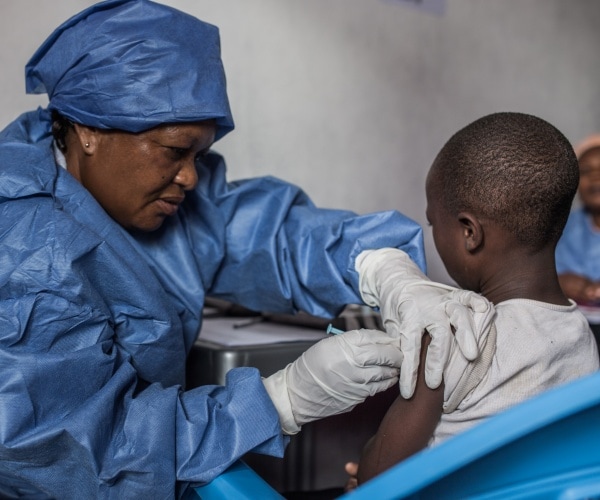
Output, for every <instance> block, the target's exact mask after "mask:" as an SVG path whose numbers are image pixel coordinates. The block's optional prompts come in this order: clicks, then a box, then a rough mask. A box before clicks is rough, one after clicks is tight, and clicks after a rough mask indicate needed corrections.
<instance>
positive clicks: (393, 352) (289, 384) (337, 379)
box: [263, 330, 402, 434]
mask: <svg viewBox="0 0 600 500" xmlns="http://www.w3.org/2000/svg"><path fill="white" fill-rule="evenodd" d="M401 364H402V353H401V352H400V349H399V345H398V339H393V338H391V337H390V336H389V335H387V334H385V333H384V332H380V331H377V330H353V331H349V332H346V333H343V334H341V335H336V336H335V337H329V338H326V339H323V340H321V341H320V342H317V343H316V344H315V345H313V346H312V347H310V349H308V350H307V351H306V352H304V353H303V354H302V356H300V357H299V358H298V359H297V360H296V361H294V362H293V363H290V364H289V365H288V366H287V367H285V368H284V369H283V370H279V371H278V372H277V373H275V374H273V375H271V376H270V377H268V378H266V379H264V381H263V382H264V384H265V388H266V389H267V392H268V393H269V396H270V397H271V399H272V401H273V403H274V405H275V408H276V409H277V412H278V413H279V417H280V421H281V425H282V429H283V431H284V432H285V433H286V434H295V433H297V432H298V431H299V430H300V427H301V426H302V425H304V424H306V423H308V422H312V421H313V420H318V419H320V418H324V417H328V416H331V415H337V414H339V413H344V412H347V411H350V410H351V409H352V408H354V407H355V406H356V405H357V404H359V403H362V402H363V401H364V400H365V399H366V398H367V397H368V396H372V395H374V394H376V393H378V392H380V391H383V390H385V389H388V388H390V387H392V386H393V385H394V384H396V383H398V375H399V368H400V366H401Z"/></svg>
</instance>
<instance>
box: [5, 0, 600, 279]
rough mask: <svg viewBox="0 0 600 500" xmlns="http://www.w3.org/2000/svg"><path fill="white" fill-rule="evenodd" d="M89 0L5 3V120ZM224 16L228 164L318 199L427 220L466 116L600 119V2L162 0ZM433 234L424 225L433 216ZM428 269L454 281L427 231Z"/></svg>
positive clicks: (575, 127)
mask: <svg viewBox="0 0 600 500" xmlns="http://www.w3.org/2000/svg"><path fill="white" fill-rule="evenodd" d="M92 3H93V2H92V1H87V0H57V1H53V2H48V1H44V0H19V1H18V2H17V1H7V0H3V1H2V2H0V37H1V38H2V43H1V44H0V64H1V67H2V71H1V73H0V126H4V125H5V124H6V123H8V122H9V121H10V120H11V119H13V118H14V117H15V116H17V115H18V114H19V113H20V112H22V111H25V110H27V109H30V108H33V107H35V106H37V105H38V103H42V104H43V103H44V102H45V100H44V99H43V98H40V97H39V96H37V97H34V96H25V95H24V90H23V89H24V83H23V67H24V65H25V63H26V62H27V60H28V58H29V57H30V56H31V54H32V53H33V51H34V50H35V49H36V48H37V46H38V45H39V44H40V43H41V42H42V41H43V40H44V39H45V37H46V36H47V35H48V34H49V33H50V31H51V30H52V29H53V28H54V27H55V26H56V25H58V24H59V23H60V22H62V21H63V20H64V19H66V18H67V17H69V16H70V15H72V14H74V13H75V12H77V11H79V10H81V9H82V8H84V7H86V6H88V5H90V4H92ZM164 3H167V4H170V5H173V6H175V7H178V8H180V9H182V10H185V11H187V12H189V13H191V14H194V15H196V16H197V17H200V18H201V19H204V20H206V21H209V22H212V23H213V24H216V25H218V26H219V27H220V29H221V38H222V48H223V59H224V64H225V68H226V71H227V75H228V81H229V93H230V98H231V104H232V109H233V113H234V118H235V120H236V124H237V129H236V131H235V132H233V133H232V134H230V135H229V136H227V137H226V138H224V139H223V140H222V141H221V142H220V143H218V144H217V145H216V148H215V149H217V150H219V151H220V152H222V153H224V154H225V155H226V158H227V160H228V164H229V169H230V177H231V178H237V177H247V176H254V175H262V174H274V175H277V176H279V177H282V178H284V179H286V180H289V181H291V182H294V183H296V184H299V185H301V186H302V187H303V188H305V189H306V191H307V192H308V193H309V194H310V195H311V196H312V197H313V199H314V200H315V202H317V203H318V204H319V205H322V206H328V207H340V208H349V209H353V210H355V211H357V212H361V213H364V212H369V211H375V210H381V209H388V208H395V209H399V210H401V211H403V212H404V213H406V214H407V215H409V216H411V217H413V218H415V219H416V220H418V221H419V222H421V223H425V217H424V212H425V200H424V189H423V185H424V180H425V175H426V172H427V169H428V167H429V165H430V163H431V161H432V159H433V158H434V156H435V154H436V153H437V151H438V150H439V148H440V147H441V146H442V145H443V143H444V142H445V141H446V140H447V139H448V138H449V136H450V135H451V134H452V133H454V132H455V131H456V130H458V128H460V127H462V126H464V125H466V124H467V123H469V122H471V121H472V120H474V119H476V118H478V117H480V116H482V115H484V114H488V113H491V112H495V111H507V110H511V111H523V112H528V113H533V114H536V115H538V116H540V117H542V118H545V119H547V120H549V121H550V122H552V123H553V124H555V125H556V126H557V127H558V128H559V129H561V130H562V131H563V132H564V133H565V135H566V136H567V137H568V138H569V139H571V140H573V141H577V140H579V139H581V138H582V137H583V136H584V135H587V134H588V133H589V132H592V131H596V130H600V109H599V108H598V105H597V104H598V102H599V99H598V97H599V85H598V82H599V81H600V64H599V63H600V50H599V47H600V43H599V42H600V33H599V30H598V26H600V2H598V1H596V0H447V8H446V12H445V15H443V16H435V15H432V14H428V13H424V12H421V11H419V10H417V9H415V8H411V7H407V6H404V5H400V4H398V3H391V2H384V1H382V0H218V1H216V0H212V1H209V0H168V1H165V2H164ZM425 231H426V233H427V232H428V229H425ZM427 250H428V259H429V267H430V275H431V276H432V277H433V278H434V279H438V280H442V281H447V280H448V277H447V275H446V274H445V272H444V270H443V267H442V266H441V264H440V262H439V259H438V258H437V256H436V254H435V250H434V248H433V246H432V244H431V241H430V238H429V236H427Z"/></svg>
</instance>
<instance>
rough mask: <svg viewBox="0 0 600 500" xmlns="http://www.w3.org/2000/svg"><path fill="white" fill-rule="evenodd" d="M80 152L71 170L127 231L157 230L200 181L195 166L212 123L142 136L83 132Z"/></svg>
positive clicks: (206, 144) (211, 138)
mask: <svg viewBox="0 0 600 500" xmlns="http://www.w3.org/2000/svg"><path fill="white" fill-rule="evenodd" d="M76 130H77V134H78V139H79V145H80V147H81V149H80V151H79V154H77V155H76V157H77V160H76V161H74V162H73V161H69V159H70V158H71V157H72V156H69V155H68V156H67V165H68V170H69V171H70V172H71V173H72V174H73V175H74V176H75V177H76V178H77V179H78V180H79V181H80V182H81V184H83V186H85V188H86V189H87V190H88V191H89V192H90V193H91V194H92V195H93V196H94V197H95V198H96V200H97V201H98V202H99V203H100V205H102V207H103V208H104V209H105V210H106V212H107V213H108V214H109V215H110V216H111V217H112V218H113V219H115V220H116V221H117V222H118V223H119V224H120V225H121V226H123V227H124V228H126V229H128V230H139V231H154V230H156V229H158V228H159V227H160V226H161V225H162V223H163V222H164V220H165V218H167V217H169V216H171V215H174V214H175V213H176V212H177V209H178V206H179V205H180V204H181V202H182V201H183V199H184V197H185V191H189V190H191V189H193V188H194V187H195V186H196V184H197V182H198V175H197V172H196V166H195V161H196V159H197V158H198V156H201V155H203V154H205V153H206V152H208V149H209V148H210V146H211V145H212V143H213V141H214V137H215V131H216V125H215V124H214V122H213V121H205V122H195V123H184V124H172V125H162V126H159V127H156V128H153V129H151V130H148V131H145V132H141V133H137V134H134V133H129V132H122V131H116V130H108V131H107V130H99V129H91V128H87V127H78V129H76Z"/></svg>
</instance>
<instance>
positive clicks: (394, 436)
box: [358, 335, 444, 484]
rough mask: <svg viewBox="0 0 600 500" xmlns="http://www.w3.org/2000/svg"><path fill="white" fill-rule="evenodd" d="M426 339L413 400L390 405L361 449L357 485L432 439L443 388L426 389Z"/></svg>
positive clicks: (402, 400)
mask: <svg viewBox="0 0 600 500" xmlns="http://www.w3.org/2000/svg"><path fill="white" fill-rule="evenodd" d="M429 342H430V338H429V335H424V336H423V342H422V349H421V360H420V364H419V375H418V378H417V386H416V389H415V393H414V395H413V397H412V398H410V399H404V398H403V397H402V396H398V398H397V399H396V400H395V401H394V402H393V403H392V405H391V406H390V408H389V409H388V411H387V413H386V414H385V416H384V417H383V420H382V421H381V424H380V426H379V429H378V430H377V433H376V434H375V436H373V437H372V438H371V439H370V440H369V442H368V443H367V445H366V446H365V448H364V449H363V452H362V456H361V459H360V466H359V470H358V481H359V484H360V483H362V482H364V481H367V480H368V479H370V478H372V477H374V476H376V475H377V474H379V473H381V472H383V471H384V470H386V469H388V468H390V467H391V466H392V465H395V464H396V463H398V462H400V461H401V460H404V459H405V458H408V457H409V456H411V455H413V454H414V453H416V452H418V451H420V450H422V449H423V448H425V447H426V446H427V444H428V442H429V440H430V438H431V436H432V435H433V431H434V430H435V428H436V426H437V424H438V422H439V420H440V417H441V415H442V405H443V403H444V384H443V383H442V385H441V386H440V387H438V388H437V389H435V390H431V389H429V387H427V386H426V385H425V355H426V352H427V346H428V345H429Z"/></svg>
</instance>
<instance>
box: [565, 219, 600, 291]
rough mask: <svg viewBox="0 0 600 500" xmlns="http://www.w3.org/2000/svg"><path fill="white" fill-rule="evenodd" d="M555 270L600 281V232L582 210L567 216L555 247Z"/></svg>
mask: <svg viewBox="0 0 600 500" xmlns="http://www.w3.org/2000/svg"><path fill="white" fill-rule="evenodd" d="M556 270H557V272H558V274H563V273H573V274H578V275H580V276H585V277H586V278H588V279H590V280H592V281H600V231H598V229H595V228H594V225H593V222H592V219H591V217H590V215H589V213H587V212H586V210H585V209H584V208H580V209H578V210H574V211H573V212H571V214H570V215H569V220H568V221H567V225H566V226H565V229H564V231H563V234H562V236H561V238H560V240H559V242H558V245H557V246H556Z"/></svg>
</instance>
